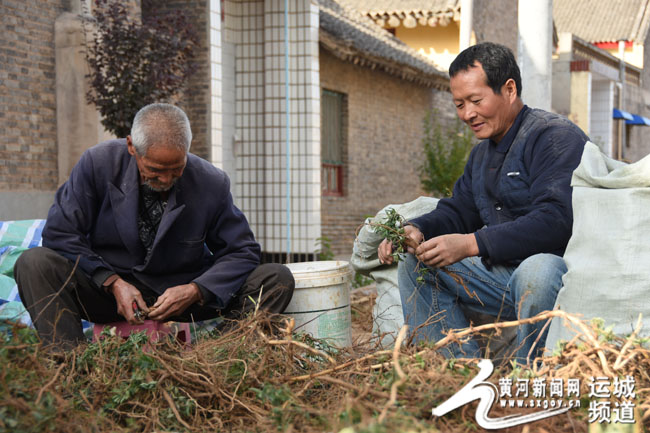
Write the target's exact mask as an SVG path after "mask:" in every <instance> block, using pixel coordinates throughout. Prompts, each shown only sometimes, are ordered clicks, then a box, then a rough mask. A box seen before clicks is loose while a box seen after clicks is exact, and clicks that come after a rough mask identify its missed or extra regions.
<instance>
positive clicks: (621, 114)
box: [614, 108, 634, 121]
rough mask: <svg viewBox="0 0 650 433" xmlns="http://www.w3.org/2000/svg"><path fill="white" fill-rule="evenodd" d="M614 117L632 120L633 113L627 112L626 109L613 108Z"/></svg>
mask: <svg viewBox="0 0 650 433" xmlns="http://www.w3.org/2000/svg"><path fill="white" fill-rule="evenodd" d="M614 119H625V120H626V121H627V120H629V121H632V120H634V115H633V114H632V113H628V112H627V111H623V110H619V109H618V108H614Z"/></svg>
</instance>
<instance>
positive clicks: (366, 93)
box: [320, 49, 454, 255]
mask: <svg viewBox="0 0 650 433" xmlns="http://www.w3.org/2000/svg"><path fill="white" fill-rule="evenodd" d="M320 81H321V88H324V89H329V90H333V91H336V92H341V93H345V94H346V95H347V98H346V99H347V112H348V116H349V117H348V122H347V131H348V135H347V152H346V153H347V160H346V162H347V164H346V165H347V167H346V170H345V175H344V185H345V188H344V196H343V197H331V196H324V197H323V199H322V204H321V218H322V235H323V236H324V237H327V238H329V239H330V241H331V243H332V250H333V252H334V253H335V254H340V255H348V254H351V253H352V244H353V242H354V237H355V230H356V228H357V227H358V226H359V225H360V224H362V223H363V221H364V219H365V217H366V216H368V215H375V214H376V213H377V211H378V210H380V209H381V208H383V207H384V206H386V205H387V204H390V203H405V202H408V201H411V200H414V199H416V198H417V197H419V196H420V195H423V194H424V193H423V191H422V189H421V187H420V180H419V166H420V164H421V161H422V155H423V151H422V141H421V140H422V134H423V128H422V120H423V118H424V115H425V113H426V110H427V109H429V107H430V106H431V104H432V103H434V104H435V105H436V106H437V108H438V109H439V110H440V112H441V117H442V118H443V119H450V120H451V119H454V107H453V105H452V103H451V98H450V96H449V94H448V93H446V92H437V91H434V90H431V89H428V88H426V87H423V86H419V85H416V84H412V83H409V82H405V81H402V80H400V79H398V78H395V77H393V76H390V75H388V74H385V73H383V72H379V71H373V70H370V69H368V68H362V67H358V66H354V65H353V64H351V63H345V62H342V61H340V60H339V59H337V58H335V57H333V56H332V55H331V54H329V53H328V52H326V51H324V50H322V49H321V50H320ZM434 101H435V102H434Z"/></svg>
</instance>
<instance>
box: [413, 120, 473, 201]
mask: <svg viewBox="0 0 650 433" xmlns="http://www.w3.org/2000/svg"><path fill="white" fill-rule="evenodd" d="M422 144H423V146H424V156H425V158H424V162H423V164H422V166H421V167H420V183H421V185H422V188H423V189H424V190H425V191H426V192H428V193H430V194H432V195H434V196H438V197H450V196H451V195H452V191H453V188H454V183H456V180H457V179H458V178H459V177H460V176H461V175H462V174H463V170H464V168H465V163H466V162H467V158H469V153H470V151H471V150H472V147H473V145H474V140H473V135H472V133H471V131H470V130H469V129H468V128H467V127H466V126H465V125H463V124H462V123H461V122H460V121H457V122H456V124H455V125H454V126H453V127H443V126H442V125H441V124H440V122H439V120H438V114H437V113H436V111H431V112H428V113H427V114H426V116H425V118H424V137H423V139H422Z"/></svg>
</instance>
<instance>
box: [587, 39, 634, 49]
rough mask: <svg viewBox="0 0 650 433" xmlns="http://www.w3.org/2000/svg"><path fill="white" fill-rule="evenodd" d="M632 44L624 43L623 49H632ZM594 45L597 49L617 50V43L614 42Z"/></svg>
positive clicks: (630, 42) (595, 43) (629, 42)
mask: <svg viewBox="0 0 650 433" xmlns="http://www.w3.org/2000/svg"><path fill="white" fill-rule="evenodd" d="M633 44H634V42H632V41H625V48H632V45H633ZM594 45H595V46H597V47H598V48H600V49H602V50H617V49H618V41H614V42H594Z"/></svg>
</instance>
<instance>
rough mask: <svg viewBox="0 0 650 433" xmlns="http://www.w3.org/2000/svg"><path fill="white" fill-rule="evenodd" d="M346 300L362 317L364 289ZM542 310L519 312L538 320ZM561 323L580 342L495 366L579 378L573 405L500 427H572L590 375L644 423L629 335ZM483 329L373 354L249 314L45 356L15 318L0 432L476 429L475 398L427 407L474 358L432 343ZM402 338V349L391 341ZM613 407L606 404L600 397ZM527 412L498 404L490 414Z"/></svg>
mask: <svg viewBox="0 0 650 433" xmlns="http://www.w3.org/2000/svg"><path fill="white" fill-rule="evenodd" d="M360 300H361V303H364V302H365V303H366V304H367V305H359V302H358V303H357V305H356V309H357V314H356V316H357V317H359V318H364V320H366V319H367V316H368V314H369V313H368V311H369V310H368V308H370V307H369V305H371V301H372V300H371V299H370V298H369V297H361V298H360ZM559 314H563V313H560V312H550V313H545V314H543V315H540V316H538V317H536V318H534V319H529V320H548V319H549V318H550V317H552V316H553V315H559ZM565 319H567V320H570V321H572V322H571V323H574V324H575V325H576V326H577V327H579V329H580V330H581V332H582V333H583V338H582V339H581V340H579V339H576V340H574V341H572V342H569V343H567V344H566V345H565V346H564V347H563V348H562V350H561V352H560V351H558V353H556V354H554V356H552V357H548V358H545V359H544V360H543V362H542V363H538V364H537V365H536V367H535V368H534V369H532V370H527V369H522V368H520V367H517V366H516V365H515V366H513V364H512V363H510V364H508V363H506V364H505V365H503V366H501V367H499V369H498V370H497V371H496V372H495V373H494V374H493V375H492V376H491V377H490V379H489V381H490V382H493V383H495V385H496V387H497V388H498V387H499V383H498V380H499V378H505V377H510V378H524V377H525V378H534V377H546V378H547V379H548V380H550V379H551V378H564V379H569V378H578V379H581V381H580V388H581V389H580V392H581V397H580V399H581V400H582V404H581V407H580V408H574V409H572V410H569V411H567V412H565V413H563V414H561V415H557V416H553V417H550V418H547V419H544V420H541V421H536V422H534V423H532V424H526V425H521V426H517V427H511V428H509V429H508V431H522V430H523V431H540V432H543V431H546V432H565V431H566V432H574V431H577V432H584V431H587V430H588V429H589V418H590V416H591V417H593V413H591V414H590V412H589V410H588V408H587V407H588V405H589V404H590V403H589V398H587V396H588V393H589V392H590V389H589V387H590V386H589V383H590V380H591V378H594V377H596V378H597V377H609V378H611V379H612V380H613V378H615V377H619V378H624V377H626V376H632V377H633V378H634V380H635V389H634V391H635V395H634V398H633V403H634V406H635V409H634V420H635V422H636V425H637V427H639V426H641V425H642V424H645V425H648V423H649V420H650V377H648V371H650V351H649V350H648V349H646V348H645V347H644V345H643V343H644V341H643V340H641V339H639V338H637V337H636V334H633V335H631V336H629V337H628V338H625V339H622V338H618V337H615V336H613V335H610V334H608V333H607V331H606V330H603V329H602V327H599V326H598V324H584V323H582V322H580V321H578V320H577V319H575V318H573V317H569V316H566V317H565ZM518 323H520V322H509V323H502V324H494V325H486V326H483V327H480V328H472V329H468V330H464V331H462V332H458V333H455V334H450V335H449V336H448V337H447V338H446V339H444V340H441V341H439V342H438V343H436V344H432V345H430V346H427V347H423V346H420V347H413V346H407V345H401V344H400V343H401V342H402V341H404V339H405V336H406V332H405V329H403V330H402V332H400V335H399V337H398V344H396V346H395V347H396V348H397V349H390V350H381V349H380V348H378V347H377V346H376V344H375V343H374V341H376V339H375V340H372V339H371V340H369V341H368V340H366V341H365V342H363V343H360V342H358V341H357V344H355V345H354V346H353V347H351V348H347V349H336V348H334V347H331V346H328V345H327V344H325V343H324V342H322V341H317V340H313V339H311V338H310V337H309V336H307V335H301V334H296V333H294V332H293V326H294V324H293V321H292V320H291V319H288V318H286V317H280V316H276V317H271V316H268V315H266V314H262V313H259V312H258V313H256V314H255V315H254V316H251V317H248V318H246V319H245V320H241V321H239V322H237V323H234V324H233V326H231V327H228V330H227V331H221V333H219V331H213V332H212V333H210V334H206V335H203V336H201V337H200V338H198V339H197V340H196V341H195V342H193V344H192V346H191V347H190V348H187V347H183V346H182V345H180V344H178V343H176V342H175V341H173V340H167V341H163V342H161V343H159V344H158V343H156V344H153V343H149V342H148V341H147V338H146V336H144V335H143V334H135V335H132V336H131V337H129V339H127V340H122V339H119V338H117V337H111V336H110V335H106V336H105V338H103V339H102V340H101V341H99V342H93V343H89V344H87V345H83V346H81V347H79V348H78V349H77V350H75V351H74V352H70V353H65V354H60V353H59V354H57V353H56V352H48V351H45V350H44V349H43V348H42V347H41V346H40V345H39V344H38V341H37V339H36V336H35V334H34V331H33V330H31V329H29V328H20V327H18V326H14V327H13V329H10V330H9V332H6V333H5V334H3V339H2V341H1V342H0V362H1V363H2V369H0V430H2V431H61V432H63V431H65V432H74V431H80V432H81V431H83V432H87V431H98V432H103V431H106V432H108V431H134V432H136V431H137V432H141V431H196V432H206V431H226V432H227V431H236V432H270V431H291V432H311V431H327V432H337V431H341V430H344V429H345V431H348V432H352V431H355V432H361V431H367V432H395V431H443V432H456V431H458V432H465V431H467V432H469V431H476V430H481V428H480V427H479V426H478V425H477V423H476V416H475V411H476V407H477V402H476V401H474V402H472V403H469V404H467V405H464V406H462V407H460V408H458V409H456V410H454V411H452V412H450V413H448V414H447V415H445V416H442V417H439V418H437V417H433V416H432V415H431V411H432V409H433V408H434V407H436V406H438V405H440V404H441V403H442V402H444V401H445V400H447V399H448V398H449V397H451V396H452V395H454V394H455V393H456V392H457V391H458V390H460V389H461V388H462V387H463V386H464V385H465V384H467V383H468V382H469V381H470V380H471V379H472V378H474V377H475V376H476V374H477V372H478V368H477V366H476V363H475V362H473V361H467V362H463V361H460V360H456V361H447V360H445V359H443V358H442V356H441V355H440V354H438V353H437V351H436V349H437V348H439V347H441V346H443V345H445V344H449V343H450V342H451V341H457V340H458V339H461V338H465V337H467V336H470V335H475V334H477V333H481V332H485V331H486V330H490V329H492V330H494V329H495V328H503V327H507V326H516V325H517V324H518ZM400 346H401V348H400ZM612 407H614V406H613V404H612ZM527 411H528V412H535V410H534V409H516V408H515V409H512V408H501V407H499V405H497V404H495V405H494V407H493V408H492V410H491V411H490V414H489V416H491V417H503V416H507V415H513V414H519V413H526V412H527Z"/></svg>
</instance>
